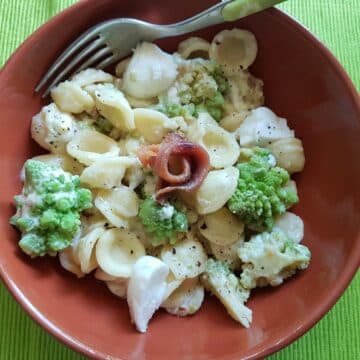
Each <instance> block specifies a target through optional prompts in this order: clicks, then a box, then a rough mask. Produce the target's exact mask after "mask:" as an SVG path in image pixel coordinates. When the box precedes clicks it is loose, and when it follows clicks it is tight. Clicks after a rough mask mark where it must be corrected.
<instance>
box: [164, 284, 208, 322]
mask: <svg viewBox="0 0 360 360" xmlns="http://www.w3.org/2000/svg"><path fill="white" fill-rule="evenodd" d="M204 298H205V291H204V287H203V286H202V285H201V284H200V283H199V278H191V279H186V280H184V281H183V282H182V284H181V285H180V286H179V287H178V288H177V289H176V290H175V291H174V292H173V293H172V294H171V295H170V297H169V298H168V299H167V300H165V301H164V302H163V303H162V305H161V306H162V307H163V308H165V310H166V311H167V312H168V313H169V314H172V315H176V316H188V315H192V314H194V313H196V312H197V311H198V310H199V309H200V307H201V305H202V303H203V301H204Z"/></svg>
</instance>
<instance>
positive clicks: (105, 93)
mask: <svg viewBox="0 0 360 360" xmlns="http://www.w3.org/2000/svg"><path fill="white" fill-rule="evenodd" d="M94 99H95V105H96V108H97V110H98V111H99V113H100V115H102V116H104V117H105V118H106V119H108V120H109V121H110V122H111V123H112V124H113V125H114V126H115V127H116V128H119V129H121V130H125V131H129V130H133V129H134V128H135V124H134V114H133V112H132V110H131V107H130V104H129V102H128V101H127V100H126V98H125V96H124V94H123V93H122V92H121V91H120V90H119V89H117V88H116V87H115V86H113V85H98V86H97V87H96V88H95V91H94Z"/></svg>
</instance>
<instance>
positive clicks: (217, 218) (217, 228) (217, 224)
mask: <svg viewBox="0 0 360 360" xmlns="http://www.w3.org/2000/svg"><path fill="white" fill-rule="evenodd" d="M199 231H200V233H201V235H202V236H204V237H205V238H206V239H208V240H209V241H210V242H211V243H214V244H216V245H219V246H227V245H230V244H233V243H234V242H236V241H237V240H238V239H239V238H240V237H241V235H242V234H243V232H244V224H243V223H242V222H241V221H240V220H239V219H238V218H237V217H236V216H235V215H234V214H232V213H231V212H230V211H229V210H228V209H226V208H224V207H223V208H221V209H220V210H218V211H216V212H213V213H211V214H207V215H205V216H204V217H203V220H202V221H201V222H199Z"/></svg>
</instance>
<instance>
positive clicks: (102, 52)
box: [41, 47, 111, 98]
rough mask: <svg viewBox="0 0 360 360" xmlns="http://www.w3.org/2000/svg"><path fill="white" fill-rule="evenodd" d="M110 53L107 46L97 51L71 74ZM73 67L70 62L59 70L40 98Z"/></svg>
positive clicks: (47, 93)
mask: <svg viewBox="0 0 360 360" xmlns="http://www.w3.org/2000/svg"><path fill="white" fill-rule="evenodd" d="M110 53H111V49H110V48H108V47H105V48H103V49H101V50H100V51H98V52H97V53H96V54H94V55H93V56H92V57H90V58H89V59H88V60H86V61H85V62H84V63H83V64H82V65H81V66H79V67H78V68H77V69H76V70H74V71H72V74H75V73H77V72H79V71H81V70H83V69H85V68H88V67H91V66H92V65H94V64H96V62H97V61H99V60H101V59H102V58H103V57H104V56H106V55H108V54H110ZM72 68H73V64H72V63H70V64H69V65H68V66H67V67H66V68H65V69H64V70H63V71H61V72H60V74H59V75H58V76H57V77H56V78H55V79H54V80H53V81H52V82H51V84H50V85H49V86H48V87H47V89H46V91H45V92H44V93H43V95H42V96H41V97H42V98H45V97H46V96H48V95H49V93H50V91H51V89H52V88H53V87H54V86H55V85H57V84H58V83H59V82H60V81H61V80H62V79H63V78H64V77H65V75H67V74H68V73H69V69H72Z"/></svg>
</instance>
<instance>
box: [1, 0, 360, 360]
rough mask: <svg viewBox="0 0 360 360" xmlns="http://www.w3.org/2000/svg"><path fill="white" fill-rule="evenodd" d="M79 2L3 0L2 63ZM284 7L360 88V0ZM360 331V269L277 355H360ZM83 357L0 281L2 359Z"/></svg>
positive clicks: (334, 358) (316, 358)
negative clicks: (39, 29)
mask: <svg viewBox="0 0 360 360" xmlns="http://www.w3.org/2000/svg"><path fill="white" fill-rule="evenodd" d="M94 1H96V0H94ZM74 2H75V1H74V0H27V1H25V0H1V1H0V46H1V52H0V66H2V65H3V64H4V62H5V61H6V60H7V58H8V57H9V56H10V54H11V53H12V52H13V51H14V50H15V49H16V47H17V46H18V45H19V44H20V43H21V42H22V41H23V40H24V39H25V38H26V37H27V36H28V35H29V34H31V33H32V32H33V31H34V30H35V29H36V28H37V27H38V26H39V25H40V24H42V23H43V22H45V21H46V20H47V19H48V18H50V17H51V16H53V15H55V14H56V13H58V12H59V11H60V10H62V9H64V8H65V7H67V6H69V5H71V4H72V3H74ZM281 7H282V8H283V9H285V10H286V11H288V12H289V13H290V14H291V15H293V16H295V17H296V18H297V19H299V20H300V21H301V22H302V23H303V24H305V25H306V26H307V27H308V28H309V29H311V30H312V31H313V32H314V33H315V34H316V35H317V36H318V37H319V38H320V39H321V40H323V41H324V43H325V44H326V45H327V46H328V47H329V48H330V49H331V50H332V51H333V52H334V53H335V55H336V56H337V58H338V59H339V60H340V62H341V63H342V64H343V65H344V67H345V69H346V70H347V71H348V73H349V74H350V76H351V78H352V79H353V81H354V83H355V85H356V86H357V88H358V89H360V20H359V19H360V5H359V0H346V1H344V0H289V1H288V2H286V3H285V4H283V5H282V6H281ZM359 335H360V274H358V275H357V277H356V278H355V279H354V280H353V282H352V284H351V285H350V287H349V288H348V290H347V291H346V292H345V294H344V295H343V297H342V298H341V299H340V300H339V301H338V303H337V304H336V305H335V306H334V308H333V309H332V310H331V311H330V312H329V314H328V315H327V316H326V317H325V318H324V319H323V320H321V321H320V322H319V323H318V324H317V325H316V326H315V327H314V328H313V329H312V330H311V331H309V332H308V333H307V334H306V335H304V336H303V337H302V338H301V339H299V340H298V341H296V342H295V343H294V344H292V345H290V346H289V347H287V348H286V349H284V350H282V351H280V352H279V353H277V354H275V355H273V356H272V357H271V359H272V360H356V359H360V337H359ZM77 359H83V357H82V356H80V355H78V354H76V353H74V352H73V351H72V350H70V349H67V348H66V347H65V346H63V345H62V344H60V343H58V342H57V341H56V340H55V339H54V338H53V337H51V336H50V335H49V334H47V333H46V332H45V331H44V330H42V329H41V328H39V327H38V326H37V325H36V324H35V323H34V322H33V321H32V320H31V319H30V318H29V317H28V316H27V315H26V314H25V313H24V311H23V310H22V309H21V308H20V306H19V305H17V303H16V302H15V301H14V300H13V298H12V297H11V296H10V294H9V293H8V292H7V290H6V289H5V287H4V285H3V284H0V360H77ZM139 360H140V359H139ZM193 360H196V359H193ZM239 360H240V359H239Z"/></svg>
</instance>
